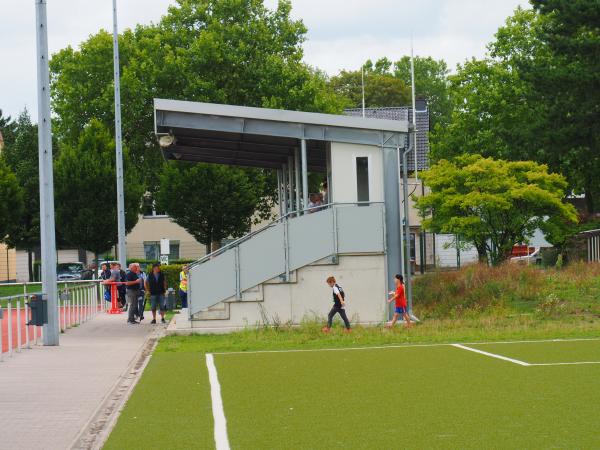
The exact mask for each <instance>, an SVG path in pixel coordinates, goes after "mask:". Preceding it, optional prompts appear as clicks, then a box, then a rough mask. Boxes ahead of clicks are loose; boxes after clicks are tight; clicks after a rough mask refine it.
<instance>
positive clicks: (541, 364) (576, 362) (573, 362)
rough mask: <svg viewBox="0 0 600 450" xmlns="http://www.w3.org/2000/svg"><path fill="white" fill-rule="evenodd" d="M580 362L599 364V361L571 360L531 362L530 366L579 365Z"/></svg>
mask: <svg viewBox="0 0 600 450" xmlns="http://www.w3.org/2000/svg"><path fill="white" fill-rule="evenodd" d="M582 364H600V361H572V362H554V363H531V364H529V365H530V366H579V365H582Z"/></svg>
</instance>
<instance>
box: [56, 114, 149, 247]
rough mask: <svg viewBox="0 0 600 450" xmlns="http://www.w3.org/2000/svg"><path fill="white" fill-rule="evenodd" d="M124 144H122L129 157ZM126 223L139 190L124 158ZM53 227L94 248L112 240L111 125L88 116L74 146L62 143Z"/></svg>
mask: <svg viewBox="0 0 600 450" xmlns="http://www.w3.org/2000/svg"><path fill="white" fill-rule="evenodd" d="M127 153H128V151H127V149H123V155H124V160H125V161H128V158H127V156H128V155H127ZM124 177H125V179H124V183H123V184H124V187H125V229H126V231H127V232H129V231H130V230H131V229H132V228H133V227H134V225H135V224H136V223H137V221H138V215H139V212H140V201H141V198H142V194H143V193H144V187H143V184H142V183H141V182H140V178H141V177H140V176H139V174H138V173H137V172H136V171H135V169H133V168H132V167H131V164H127V163H126V164H125V168H124ZM54 179H55V185H54V187H55V198H56V201H55V205H56V228H57V232H58V233H59V234H60V235H61V236H62V238H63V239H64V240H65V241H66V242H68V243H69V244H71V245H74V246H76V247H78V248H84V249H87V250H90V251H92V252H94V254H95V256H96V258H97V257H98V254H99V253H101V252H103V251H105V250H108V249H109V248H111V247H112V246H113V245H115V244H116V242H117V207H116V197H117V192H116V191H117V188H116V182H115V142H114V139H113V138H112V136H111V133H110V131H109V130H108V129H107V128H106V127H105V126H104V125H103V124H102V123H101V122H100V121H98V120H95V119H92V120H91V121H90V123H89V124H88V125H87V126H86V127H85V128H84V129H83V132H82V134H81V135H80V137H79V142H78V144H77V146H76V147H71V146H69V145H64V146H63V147H62V148H61V151H60V155H59V157H58V159H57V161H56V163H55V170H54Z"/></svg>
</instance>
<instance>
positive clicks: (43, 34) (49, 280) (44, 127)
mask: <svg viewBox="0 0 600 450" xmlns="http://www.w3.org/2000/svg"><path fill="white" fill-rule="evenodd" d="M35 18H36V44H37V71H38V73H37V78H38V88H37V97H38V154H39V172H40V174H39V178H40V244H41V250H42V292H43V294H44V295H45V296H46V299H47V302H48V323H47V324H45V325H44V345H58V336H59V324H58V318H59V316H58V290H57V286H56V234H55V227H54V176H53V169H52V126H51V118H50V72H49V69H48V30H47V18H46V0H35Z"/></svg>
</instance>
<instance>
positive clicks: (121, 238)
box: [113, 0, 127, 268]
mask: <svg viewBox="0 0 600 450" xmlns="http://www.w3.org/2000/svg"><path fill="white" fill-rule="evenodd" d="M113 55H114V68H115V144H116V145H115V147H116V148H115V152H116V170H117V233H118V246H117V253H118V256H119V262H120V263H121V266H122V267H123V268H125V267H127V254H126V249H125V196H124V193H123V142H122V140H123V138H122V136H121V81H120V79H121V74H120V70H119V27H118V26H117V0H113Z"/></svg>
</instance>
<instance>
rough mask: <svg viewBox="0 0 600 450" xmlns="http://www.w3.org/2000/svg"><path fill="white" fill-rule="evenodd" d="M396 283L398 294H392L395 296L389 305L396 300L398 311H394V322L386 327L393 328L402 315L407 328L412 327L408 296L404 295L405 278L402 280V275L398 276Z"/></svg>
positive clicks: (389, 301) (390, 299)
mask: <svg viewBox="0 0 600 450" xmlns="http://www.w3.org/2000/svg"><path fill="white" fill-rule="evenodd" d="M394 281H395V282H396V292H393V291H392V292H390V295H392V294H393V296H392V297H390V298H389V299H388V303H392V302H393V301H394V300H396V309H395V311H394V317H393V318H392V321H391V322H390V323H388V324H387V325H386V327H387V328H392V327H393V326H394V325H395V324H396V321H397V320H398V318H399V317H400V316H401V315H402V317H403V318H404V321H405V322H406V323H405V326H406V327H410V326H411V322H410V316H409V315H408V308H407V307H406V296H405V295H404V278H402V275H396V279H395V280H394Z"/></svg>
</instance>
